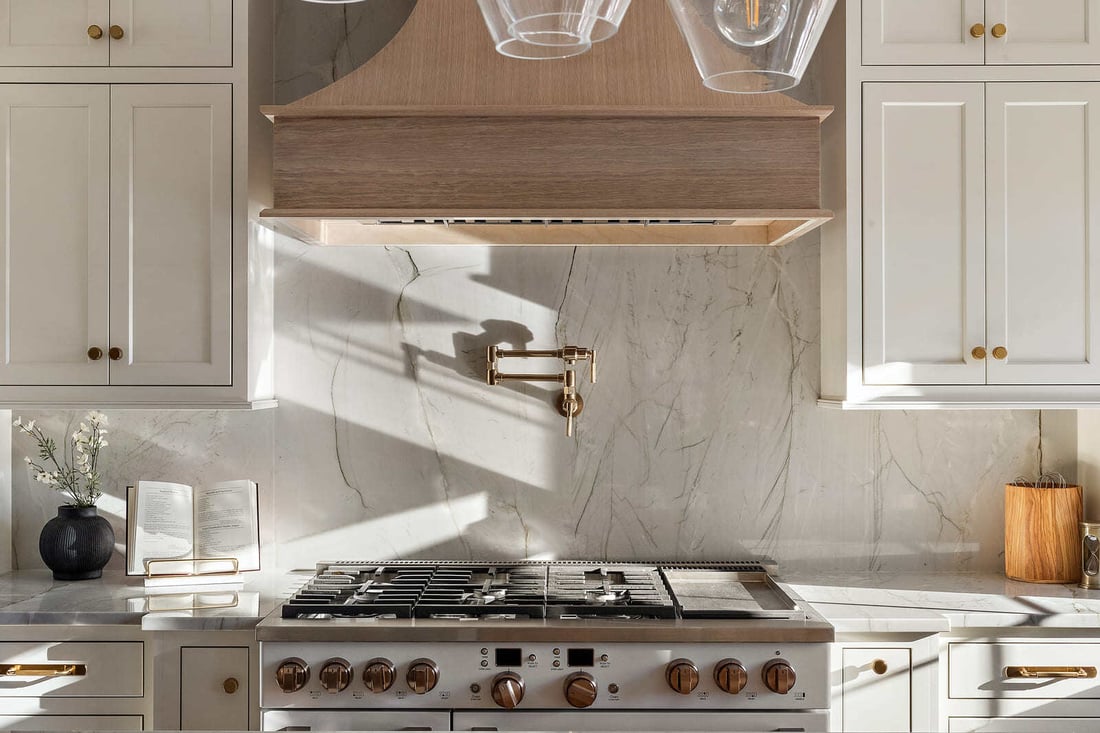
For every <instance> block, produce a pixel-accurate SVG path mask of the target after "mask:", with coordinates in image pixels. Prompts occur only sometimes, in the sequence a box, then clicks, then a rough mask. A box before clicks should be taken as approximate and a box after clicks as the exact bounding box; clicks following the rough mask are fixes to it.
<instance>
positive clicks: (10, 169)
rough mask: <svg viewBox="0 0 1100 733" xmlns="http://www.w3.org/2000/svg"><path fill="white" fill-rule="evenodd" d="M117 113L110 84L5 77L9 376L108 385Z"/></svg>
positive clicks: (0, 127)
mask: <svg viewBox="0 0 1100 733" xmlns="http://www.w3.org/2000/svg"><path fill="white" fill-rule="evenodd" d="M109 120H110V93H109V91H108V89H107V87H104V86H78V85H72V84H64V85H50V86H40V85H31V84H28V85H15V84H13V85H4V86H0V159H2V160H0V171H3V173H2V175H0V239H2V242H0V269H2V273H0V384H18V385H22V384H56V385H105V384H107V357H106V355H105V352H106V350H107V309H108V305H107V261H108V260H107V258H108V253H107V235H108V221H107V202H108V197H109V186H110V160H109V151H110V145H111V139H110V131H109ZM92 348H99V349H101V350H102V352H104V353H102V354H101V356H100V358H99V359H98V360H97V359H93V358H90V357H89V353H88V352H89V349H92Z"/></svg>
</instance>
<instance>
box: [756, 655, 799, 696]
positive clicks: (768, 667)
mask: <svg viewBox="0 0 1100 733" xmlns="http://www.w3.org/2000/svg"><path fill="white" fill-rule="evenodd" d="M795 679H796V677H795V674H794V668H793V667H791V665H790V664H789V663H788V662H787V660H785V659H773V660H772V661H770V662H768V663H767V664H765V665H764V685H765V686H767V688H768V689H769V690H771V691H772V692H776V693H779V694H780V695H786V694H787V693H788V692H790V691H791V690H793V689H794V683H795Z"/></svg>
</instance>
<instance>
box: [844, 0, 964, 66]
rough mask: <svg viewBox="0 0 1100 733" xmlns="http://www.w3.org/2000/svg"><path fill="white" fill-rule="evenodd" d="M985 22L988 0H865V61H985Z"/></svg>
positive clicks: (893, 62)
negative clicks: (981, 28)
mask: <svg viewBox="0 0 1100 733" xmlns="http://www.w3.org/2000/svg"><path fill="white" fill-rule="evenodd" d="M984 22H985V0H866V2H864V4H863V63H864V64H868V65H880V64H954V65H969V64H982V63H984V62H985V44H984V41H983V39H982V37H980V36H979V37H974V35H972V34H971V32H970V29H971V28H973V27H974V26H976V25H979V24H983V23H984Z"/></svg>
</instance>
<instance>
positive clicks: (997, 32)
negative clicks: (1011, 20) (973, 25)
mask: <svg viewBox="0 0 1100 733" xmlns="http://www.w3.org/2000/svg"><path fill="white" fill-rule="evenodd" d="M989 33H990V35H992V36H993V37H994V38H1004V37H1005V34H1006V33H1008V28H1006V27H1005V24H1004V23H998V24H997V25H995V26H993V30H991V31H989Z"/></svg>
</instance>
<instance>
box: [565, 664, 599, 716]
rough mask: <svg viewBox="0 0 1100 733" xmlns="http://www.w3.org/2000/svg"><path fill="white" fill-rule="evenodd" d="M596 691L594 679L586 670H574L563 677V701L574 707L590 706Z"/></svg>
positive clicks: (594, 700)
mask: <svg viewBox="0 0 1100 733" xmlns="http://www.w3.org/2000/svg"><path fill="white" fill-rule="evenodd" d="M598 692H599V690H598V689H597V688H596V680H594V679H592V675H590V674H588V673H587V672H574V673H573V674H571V675H569V676H568V677H567V678H566V679H565V701H566V702H567V703H569V704H570V705H572V706H573V707H575V708H587V707H591V705H592V703H594V702H596V695H597V694H598Z"/></svg>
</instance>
